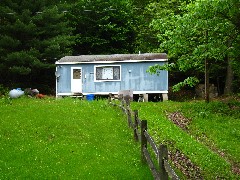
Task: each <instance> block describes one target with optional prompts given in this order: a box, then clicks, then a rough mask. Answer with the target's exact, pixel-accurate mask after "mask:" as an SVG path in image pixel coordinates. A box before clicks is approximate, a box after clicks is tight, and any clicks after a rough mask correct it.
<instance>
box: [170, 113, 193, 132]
mask: <svg viewBox="0 0 240 180" xmlns="http://www.w3.org/2000/svg"><path fill="white" fill-rule="evenodd" d="M167 116H168V118H169V119H170V120H171V121H172V122H173V123H174V124H176V125H177V126H178V127H180V128H181V129H183V130H187V129H188V125H189V124H190V122H191V120H190V119H188V118H186V117H184V116H183V114H182V113H181V112H173V113H168V114H167Z"/></svg>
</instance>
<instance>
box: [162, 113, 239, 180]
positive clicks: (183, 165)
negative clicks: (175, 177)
mask: <svg viewBox="0 0 240 180" xmlns="http://www.w3.org/2000/svg"><path fill="white" fill-rule="evenodd" d="M167 117H168V118H169V119H170V120H171V121H172V122H173V123H174V124H176V125H177V126H178V127H180V128H181V129H182V130H184V131H187V132H188V125H189V124H190V123H191V119H188V118H186V117H184V115H183V114H182V113H181V112H173V113H167ZM196 139H197V140H198V141H199V142H201V143H203V144H205V145H207V146H208V147H209V148H210V149H211V150H212V151H214V152H215V153H217V154H218V155H219V156H221V157H222V158H224V159H225V160H226V161H227V162H229V163H230V164H231V166H232V172H233V173H234V174H237V175H240V166H239V164H236V163H234V162H233V161H232V160H231V159H229V158H228V157H227V155H226V154H225V152H223V151H220V150H219V149H218V148H217V147H216V146H215V145H214V142H212V141H211V140H210V139H209V138H208V137H207V136H206V135H205V134H201V135H198V136H197V137H196ZM169 156H170V159H171V160H172V161H173V163H174V165H175V166H176V167H177V168H178V169H180V170H181V171H182V172H183V173H184V174H185V175H186V176H187V177H189V178H191V177H192V176H191V175H195V176H196V175H197V176H199V178H200V179H202V178H201V174H200V169H199V167H197V166H195V165H194V164H192V163H191V160H190V159H188V158H187V157H186V156H185V155H184V154H183V153H181V152H180V151H179V150H177V151H176V153H175V154H174V153H173V154H170V155H169ZM193 177H194V176H193ZM199 178H197V179H199Z"/></svg>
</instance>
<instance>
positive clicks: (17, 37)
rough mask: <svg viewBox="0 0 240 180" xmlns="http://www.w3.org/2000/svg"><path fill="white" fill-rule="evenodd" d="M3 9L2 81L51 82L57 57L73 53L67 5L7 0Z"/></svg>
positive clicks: (0, 34)
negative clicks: (65, 11) (65, 12)
mask: <svg viewBox="0 0 240 180" xmlns="http://www.w3.org/2000/svg"><path fill="white" fill-rule="evenodd" d="M0 10H1V12H0V21H1V28H0V37H1V38H0V74H1V77H2V78H1V80H0V83H3V84H6V85H9V86H16V83H17V84H21V85H22V86H28V87H29V86H35V85H36V84H45V85H46V86H47V85H49V86H51V84H52V82H53V81H54V63H55V61H56V59H58V58H60V57H62V56H64V55H67V54H71V45H72V44H73V42H74V36H72V33H71V31H72V28H70V27H69V26H68V21H67V20H66V18H65V14H64V12H63V10H64V6H63V5H61V4H56V3H55V2H54V1H51V2H50V1H46V0H38V1H32V2H31V1H29V0H22V1H17V0H3V1H1V4H0ZM39 88H40V89H41V87H39Z"/></svg>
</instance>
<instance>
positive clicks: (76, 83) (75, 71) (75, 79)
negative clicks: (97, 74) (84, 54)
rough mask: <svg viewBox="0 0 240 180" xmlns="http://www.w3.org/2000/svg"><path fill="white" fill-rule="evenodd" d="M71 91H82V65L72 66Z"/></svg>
mask: <svg viewBox="0 0 240 180" xmlns="http://www.w3.org/2000/svg"><path fill="white" fill-rule="evenodd" d="M71 91H72V92H73V93H81V92H82V68H81V67H72V68H71Z"/></svg>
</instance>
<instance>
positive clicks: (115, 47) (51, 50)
mask: <svg viewBox="0 0 240 180" xmlns="http://www.w3.org/2000/svg"><path fill="white" fill-rule="evenodd" d="M239 7H240V3H239V1H238V0H216V1H203V0H141V1H137V0H117V1H114V0H110V1H104V0H95V1H94V0H67V1H56V0H53V1H47V0H37V1H27V0H23V1H18V0H2V1H1V3H0V10H1V12H0V22H1V28H0V76H1V77H2V78H1V79H0V84H3V85H4V86H8V87H10V88H13V87H14V88H16V87H23V88H25V87H36V86H37V88H38V89H40V90H41V88H42V89H44V86H46V87H48V88H52V89H53V88H54V83H53V82H54V78H55V77H54V63H55V61H56V60H58V59H59V58H61V57H63V56H65V55H80V54H120V53H138V52H139V51H140V52H142V53H143V52H166V53H167V54H168V55H169V58H170V60H169V61H170V63H169V65H170V66H171V67H170V69H169V67H167V68H168V70H169V71H170V80H171V81H174V82H171V85H174V84H176V83H179V82H180V81H182V82H181V83H180V84H178V85H177V86H174V88H175V90H179V89H180V88H181V87H182V86H185V85H190V86H195V85H196V84H198V83H202V82H203V81H204V70H205V67H207V70H206V71H207V72H208V73H209V75H210V76H209V77H210V83H214V84H215V85H216V86H217V87H218V88H219V92H221V93H223V92H224V93H225V94H231V93H232V92H239V85H238V84H239V82H240V72H239V66H240V65H239V60H238V59H239V57H240V54H239V52H240V51H239V48H240V46H239V43H240V42H239V40H240V38H239V28H240V25H239V16H240V14H239ZM206 60H207V62H208V63H206V64H207V65H206V64H205V62H206ZM159 68H160V69H161V68H162V67H160V66H158V65H156V66H153V67H150V68H149V72H150V73H157V72H158V70H159ZM179 72H182V73H179ZM176 77H177V78H176ZM184 79H186V80H185V81H184ZM39 84H41V86H40V85H39ZM46 93H49V91H48V92H46Z"/></svg>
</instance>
